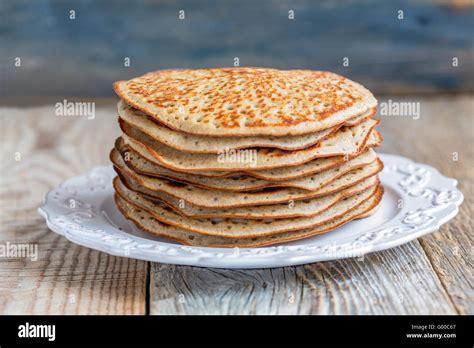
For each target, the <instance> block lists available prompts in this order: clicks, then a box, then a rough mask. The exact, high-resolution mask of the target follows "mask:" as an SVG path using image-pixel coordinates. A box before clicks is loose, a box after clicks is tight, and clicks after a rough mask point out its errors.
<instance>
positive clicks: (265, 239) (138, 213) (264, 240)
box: [115, 186, 383, 248]
mask: <svg viewBox="0 0 474 348" xmlns="http://www.w3.org/2000/svg"><path fill="white" fill-rule="evenodd" d="M382 195H383V187H382V186H379V189H378V191H377V193H376V194H375V195H373V196H372V197H370V198H369V199H367V200H365V201H363V202H362V203H361V204H359V205H358V206H356V207H355V208H353V209H352V210H350V211H349V212H347V213H346V214H345V215H343V216H341V217H339V218H335V219H332V220H331V221H328V222H326V223H324V224H321V225H318V226H316V227H313V228H310V229H304V230H299V231H289V232H283V233H279V234H273V235H269V236H259V237H252V238H238V239H237V238H225V237H219V236H209V235H204V234H200V233H195V232H191V231H187V230H185V229H182V228H179V227H174V226H171V225H167V224H164V223H162V222H160V221H159V220H156V219H155V218H154V217H153V215H151V214H149V213H148V212H147V211H145V210H142V209H140V208H137V207H136V206H134V205H133V204H130V203H128V202H127V201H125V200H123V199H122V198H120V197H119V196H118V195H115V201H116V204H117V207H118V208H119V210H120V211H121V212H122V214H123V215H124V216H125V217H126V218H127V219H129V220H131V221H132V222H133V223H135V224H136V225H137V226H138V227H139V228H141V229H142V230H143V231H146V232H148V233H151V234H153V235H156V236H160V237H164V238H167V239H170V240H173V241H176V242H178V243H181V244H185V245H193V246H203V247H215V248H217V247H229V248H232V247H234V248H235V247H240V248H244V247H248V248H251V247H261V246H266V245H272V244H278V243H283V242H289V241H293V240H298V239H302V238H307V237H311V236H315V235H318V234H322V233H326V232H329V231H331V230H334V229H335V228H337V227H340V226H342V225H344V224H346V223H348V222H350V221H352V220H354V219H357V218H358V217H360V216H362V215H364V214H367V212H371V211H373V210H374V207H377V206H378V205H379V204H380V201H381V199H382Z"/></svg>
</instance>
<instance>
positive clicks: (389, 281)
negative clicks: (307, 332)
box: [150, 242, 455, 314]
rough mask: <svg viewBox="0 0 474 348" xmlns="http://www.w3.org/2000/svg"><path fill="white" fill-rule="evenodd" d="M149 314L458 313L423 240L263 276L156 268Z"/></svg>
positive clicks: (254, 272)
mask: <svg viewBox="0 0 474 348" xmlns="http://www.w3.org/2000/svg"><path fill="white" fill-rule="evenodd" d="M151 272H152V278H151V299H150V314H420V313H424V314H453V313H455V309H454V307H453V306H452V305H451V304H450V301H449V298H448V297H447V295H446V292H445V291H444V289H443V287H442V285H441V283H440V282H439V280H438V278H437V277H436V274H435V273H434V272H433V270H432V268H431V265H430V264H429V262H428V260H427V259H426V257H425V255H424V253H423V251H422V249H421V248H420V247H419V244H418V242H413V243H410V244H407V245H404V246H402V247H399V248H395V249H392V250H389V251H386V252H379V253H374V254H371V255H369V256H367V257H365V258H362V259H361V260H358V259H347V260H340V261H330V262H321V263H314V264H310V265H305V266H298V267H285V268H275V269H266V270H245V271H244V270H222V269H206V268H197V267H186V266H168V265H162V264H152V269H151Z"/></svg>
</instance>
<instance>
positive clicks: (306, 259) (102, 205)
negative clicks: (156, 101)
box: [38, 154, 463, 268]
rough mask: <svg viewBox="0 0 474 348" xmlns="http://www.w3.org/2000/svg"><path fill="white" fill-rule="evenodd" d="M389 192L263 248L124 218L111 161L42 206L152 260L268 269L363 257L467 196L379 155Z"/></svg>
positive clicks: (90, 237)
mask: <svg viewBox="0 0 474 348" xmlns="http://www.w3.org/2000/svg"><path fill="white" fill-rule="evenodd" d="M380 157H381V159H382V161H383V162H384V164H385V169H384V170H383V171H382V173H381V174H380V179H381V181H382V183H383V185H384V187H385V195H384V197H383V200H382V203H381V205H380V206H379V208H378V210H377V212H376V213H375V214H374V215H372V216H371V217H369V218H366V219H361V220H357V221H353V222H350V223H348V224H346V225H344V226H342V227H340V228H338V229H337V230H334V231H332V232H329V233H326V234H322V235H319V236H315V237H311V238H306V239H302V240H298V241H293V242H289V243H283V244H280V245H275V246H268V247H261V248H230V249H229V248H205V247H190V246H183V245H180V244H176V243H174V242H170V241H167V240H164V239H162V238H159V237H154V236H151V235H150V234H147V233H144V232H142V231H140V230H139V229H138V228H136V227H135V226H134V225H133V224H132V223H130V222H128V221H127V220H125V219H124V218H123V217H122V215H121V214H120V213H119V211H118V210H117V208H116V207H115V203H114V201H113V189H112V178H113V177H114V175H115V172H114V170H113V169H112V167H111V166H103V167H96V168H93V169H92V170H91V171H89V172H87V173H84V174H82V175H79V176H77V177H73V178H71V179H69V180H67V181H66V182H64V183H63V184H62V185H60V186H59V187H57V188H55V189H54V190H51V191H50V192H49V193H48V194H47V195H46V197H45V201H44V204H43V206H41V207H40V208H39V209H38V211H39V213H40V214H41V215H42V216H43V217H44V218H45V219H46V223H47V225H48V227H49V228H50V229H51V230H53V231H54V232H57V233H59V234H61V235H63V236H65V237H66V238H67V239H69V240H70V241H72V242H74V243H77V244H80V245H83V246H86V247H89V248H92V249H96V250H100V251H103V252H106V253H108V254H112V255H117V256H125V257H131V258H136V259H141V260H148V261H153V262H161V263H171V264H180V265H192V266H201V267H218V268H265V267H280V266H290V265H300V264H305V263H311V262H317V261H325V260H335V259H341V258H346V257H360V256H362V255H364V254H366V253H369V252H373V251H378V250H384V249H389V248H393V247H396V246H398V245H401V244H404V243H407V242H409V241H411V240H413V239H415V238H418V237H420V236H422V235H424V234H426V233H429V232H433V231H435V230H437V229H438V228H439V227H440V226H441V225H442V224H444V223H446V222H447V221H448V220H450V219H452V218H453V217H454V216H455V215H456V214H457V212H458V207H459V205H460V204H461V203H462V201H463V195H462V193H461V192H460V191H459V190H458V189H456V185H457V181H456V180H454V179H451V178H446V177H444V176H443V175H441V174H440V173H439V172H438V171H437V170H436V169H434V168H433V167H430V166H427V165H423V164H418V163H414V162H412V161H411V160H409V159H407V158H404V157H400V156H394V155H386V154H380Z"/></svg>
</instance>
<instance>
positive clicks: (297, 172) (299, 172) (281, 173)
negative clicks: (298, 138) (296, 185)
mask: <svg viewBox="0 0 474 348" xmlns="http://www.w3.org/2000/svg"><path fill="white" fill-rule="evenodd" d="M380 141H381V136H380V133H377V134H374V133H372V135H371V137H370V138H369V140H368V142H367V144H366V148H365V149H363V150H362V151H363V152H364V151H365V152H367V151H369V150H370V151H371V152H372V153H373V151H372V150H371V148H373V147H376V146H379V145H380ZM115 148H116V149H117V150H118V151H119V152H120V153H121V154H122V156H125V153H128V155H127V157H128V158H129V162H127V163H132V160H133V159H138V160H137V161H135V162H138V163H139V164H143V165H145V164H146V163H147V162H148V163H153V164H154V165H156V166H157V167H161V168H163V169H166V170H168V172H177V173H180V172H178V171H172V170H171V169H168V168H164V167H162V166H160V165H159V164H156V163H154V162H153V159H154V158H153V156H152V155H151V154H150V153H149V152H148V151H147V150H146V148H145V147H143V146H137V147H136V149H138V150H139V152H138V151H135V150H133V149H132V148H130V147H129V146H127V145H126V144H125V143H124V141H123V139H122V138H117V140H116V141H115ZM359 155H360V154H357V155H355V156H335V157H323V158H316V159H314V160H312V161H310V162H306V163H303V164H301V165H299V166H292V167H283V168H274V169H266V170H260V171H257V170H246V171H242V172H219V171H199V172H196V173H193V172H192V171H184V173H188V174H193V175H199V176H206V177H210V178H221V177H229V176H235V175H247V176H251V177H255V178H259V179H262V180H267V181H285V180H293V179H296V178H300V177H303V176H307V175H311V174H316V173H319V172H322V171H324V170H327V169H330V168H333V167H335V166H339V165H341V164H343V163H344V162H346V161H349V160H351V159H353V158H355V157H357V156H359ZM135 162H134V163H135ZM142 174H146V173H142Z"/></svg>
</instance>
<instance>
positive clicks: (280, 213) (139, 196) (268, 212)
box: [113, 175, 379, 220]
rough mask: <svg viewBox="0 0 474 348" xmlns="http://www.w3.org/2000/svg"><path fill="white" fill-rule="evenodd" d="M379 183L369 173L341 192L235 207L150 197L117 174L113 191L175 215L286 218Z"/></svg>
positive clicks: (311, 211) (313, 210)
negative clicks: (166, 208) (152, 203)
mask: <svg viewBox="0 0 474 348" xmlns="http://www.w3.org/2000/svg"><path fill="white" fill-rule="evenodd" d="M378 184H379V179H378V177H377V175H374V176H371V177H369V178H367V179H365V180H363V181H361V182H359V183H358V184H355V185H353V186H350V187H348V188H346V189H343V190H341V191H338V192H335V193H332V194H328V195H325V196H320V197H316V198H308V199H304V200H299V201H293V202H286V203H280V204H272V205H262V206H251V207H237V208H204V207H198V206H195V205H193V204H191V203H187V202H184V201H182V200H180V199H178V198H176V197H173V196H171V195H169V194H167V193H164V192H155V193H154V195H153V196H149V195H146V194H143V193H139V192H136V191H132V190H131V189H129V188H128V187H127V185H128V184H127V183H126V182H125V184H124V183H122V182H121V181H120V179H119V178H118V177H116V178H115V179H114V182H113V185H114V189H115V191H116V192H117V193H118V194H119V195H120V196H123V197H129V200H130V201H131V202H135V201H136V202H140V201H142V200H143V199H148V200H151V201H156V200H158V201H160V202H162V203H164V204H166V205H168V206H169V207H171V208H172V209H173V210H175V211H176V212H177V213H178V214H180V215H182V216H186V217H192V218H215V217H219V218H240V219H260V220H262V219H287V218H293V217H310V216H314V215H316V214H319V213H321V212H322V211H323V210H325V209H327V208H329V207H331V206H333V205H334V204H336V203H337V202H339V201H341V200H343V199H344V198H346V197H350V196H353V195H355V194H357V193H360V192H362V191H365V190H367V189H369V188H371V187H375V186H377V185H378Z"/></svg>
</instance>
